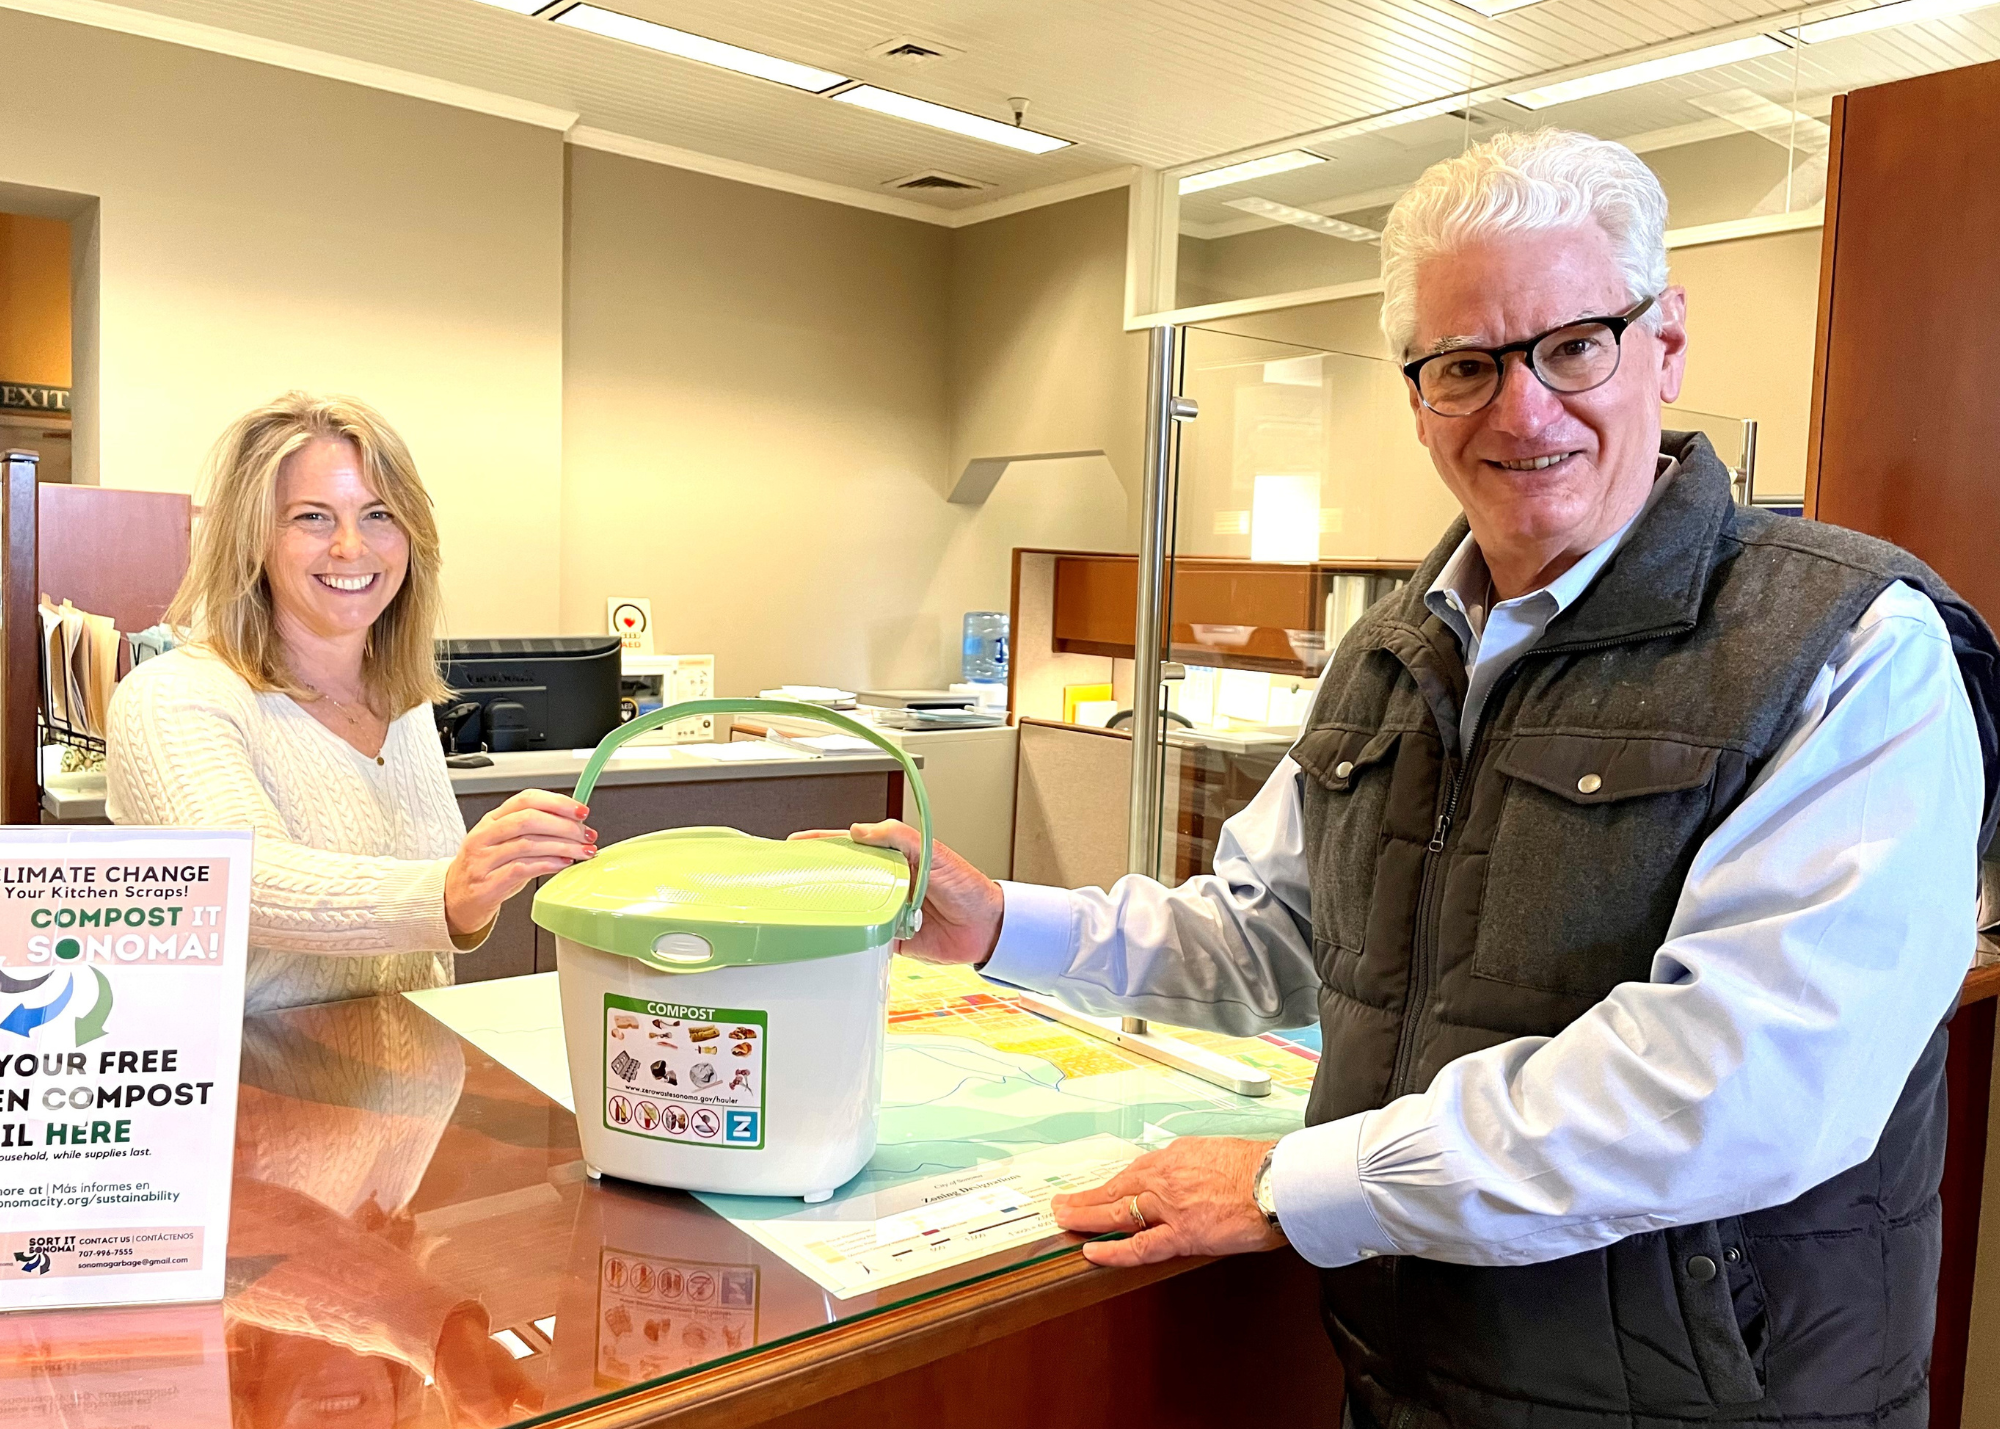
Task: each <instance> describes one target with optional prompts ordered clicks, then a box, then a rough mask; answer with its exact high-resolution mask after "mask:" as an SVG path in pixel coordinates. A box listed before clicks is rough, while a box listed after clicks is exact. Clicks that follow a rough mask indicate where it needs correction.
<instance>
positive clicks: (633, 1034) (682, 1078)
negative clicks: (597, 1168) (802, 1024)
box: [604, 993, 770, 1151]
mask: <svg viewBox="0 0 2000 1429" xmlns="http://www.w3.org/2000/svg"><path fill="white" fill-rule="evenodd" d="M769 1027H770V1019H769V1018H768V1016H767V1015H766V1014H764V1013H762V1012H756V1011H751V1010H749V1009H747V1008H741V1007H696V1006H692V1005H689V1004H685V1003H678V1002H649V1001H647V1000H646V999H644V998H638V997H621V996H619V995H618V994H617V993H606V994H605V995H604V1125H605V1126H606V1127H607V1128H608V1129H609V1130H612V1131H623V1132H627V1133H629V1134H631V1135H633V1136H646V1137H651V1138H652V1139H653V1140H655V1141H678V1142H682V1143H684V1144H686V1145H691V1146H719V1147H723V1148H725V1149H731V1150H737V1151H760V1150H762V1149H763V1146H764V1064H765V1051H766V1045H767V1043H768V1042H769V1040H770V1039H769V1036H768V1031H769Z"/></svg>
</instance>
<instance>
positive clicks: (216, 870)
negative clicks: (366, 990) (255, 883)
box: [0, 828, 251, 1310]
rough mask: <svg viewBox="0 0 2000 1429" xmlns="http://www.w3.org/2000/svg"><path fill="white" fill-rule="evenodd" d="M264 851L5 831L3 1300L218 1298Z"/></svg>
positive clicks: (195, 841)
mask: <svg viewBox="0 0 2000 1429" xmlns="http://www.w3.org/2000/svg"><path fill="white" fill-rule="evenodd" d="M250 851H251V835H250V834H249V833H248V832H243V833H215V832H210V831H195V830H180V829H99V828H92V829H72V830H62V831H57V830H41V829H30V828H10V829H0V1310H14V1309H21V1308H24V1307H29V1306H58V1305H120V1304H132V1303H137V1302H146V1301H176V1300H219V1299H221V1298H222V1290H223V1261H224V1255H225V1253H226V1251H227V1248H228V1238H229V1177H230V1166H231V1159H232V1152H233V1149H234V1145H235V1130H236V1075H237V1056H238V1050H239V1048H240V1047H241V1044H242V1038H243V972H244V963H245V959H246V956H247V952H246V948H247V940H248V933H249V923H250Z"/></svg>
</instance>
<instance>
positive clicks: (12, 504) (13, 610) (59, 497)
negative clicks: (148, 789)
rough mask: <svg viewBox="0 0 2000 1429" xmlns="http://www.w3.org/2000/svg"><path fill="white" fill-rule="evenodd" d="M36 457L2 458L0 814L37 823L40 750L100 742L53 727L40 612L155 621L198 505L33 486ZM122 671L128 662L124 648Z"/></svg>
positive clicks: (124, 630)
mask: <svg viewBox="0 0 2000 1429" xmlns="http://www.w3.org/2000/svg"><path fill="white" fill-rule="evenodd" d="M36 476H37V471H36V460H35V455H34V453H32V452H23V451H10V452H7V453H6V454H5V481H6V485H5V491H4V495H0V530H4V533H5V542H6V545H5V550H4V555H0V561H4V567H0V629H3V630H4V637H0V638H4V640H5V646H6V657H5V663H4V672H5V684H4V687H0V747H3V748H4V753H0V813H4V822H6V823H9V824H33V823H39V822H41V819H42V764H41V760H42V753H41V751H42V748H43V745H44V743H45V741H47V740H48V739H50V738H51V737H59V738H60V739H61V740H63V741H64V742H69V743H73V744H76V745H78V746H80V747H82V748H84V749H86V750H94V751H98V752H101V750H102V748H103V741H102V739H101V738H99V737H97V736H95V735H93V734H91V733H88V732H86V731H82V730H78V729H74V728H70V727H67V726H68V724H69V722H67V721H63V720H60V719H52V717H51V707H50V704H49V702H48V700H47V698H46V691H45V688H44V685H45V680H44V665H45V658H44V653H43V650H42V620H41V615H40V606H41V603H42V601H43V600H45V599H46V600H48V601H50V602H52V603H54V604H56V605H58V606H60V605H61V604H62V603H63V602H65V601H68V602H71V603H73V604H74V605H76V606H77V607H78V608H79V609H82V610H87V611H89V612H91V613H92V614H93V615H98V616H104V617H107V618H108V619H109V620H110V621H111V622H112V624H113V625H114V626H115V627H116V629H117V630H118V631H119V633H120V635H121V637H122V636H127V635H130V634H132V633H133V632H135V631H140V630H144V629H146V628H148V627H149V626H152V625H156V624H158V623H159V621H160V619H161V617H162V616H164V615H165V614H166V609H167V606H168V604H169V603H170V602H171V601H172V600H173V597H174V592H175V591H176V590H178V589H179V588H180V583H181V578H182V576H183V575H185V574H186V572H187V564H188V550H189V541H190V539H191V534H192V528H193V519H194V507H193V503H192V502H191V501H190V500H189V498H188V497H187V496H186V495H184V494H182V493H179V492H169V491H125V490H120V489H117V488H113V487H101V486H68V485H63V484H59V483H50V482H41V481H38V480H37V479H36ZM119 647H120V648H119V655H118V661H119V671H120V672H122V671H123V670H126V669H129V668H130V663H131V655H130V651H129V649H127V648H125V644H124V641H123V639H122V638H121V640H120V642H119Z"/></svg>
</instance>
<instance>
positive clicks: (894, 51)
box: [862, 35, 965, 68]
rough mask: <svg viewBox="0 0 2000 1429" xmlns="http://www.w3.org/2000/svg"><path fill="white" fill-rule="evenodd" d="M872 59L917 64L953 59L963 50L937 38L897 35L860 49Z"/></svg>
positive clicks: (912, 65) (901, 63) (962, 52)
mask: <svg viewBox="0 0 2000 1429" xmlns="http://www.w3.org/2000/svg"><path fill="white" fill-rule="evenodd" d="M862 53H863V54H865V55H867V56H868V58H870V59H872V60H889V61H892V62H893V63H895V64H899V65H908V66H910V67H912V68H914V67H915V66H917V65H928V64H936V63H937V62H938V61H939V60H955V59H957V58H958V57H959V56H960V55H962V54H964V53H965V51H964V50H961V49H959V48H958V47H957V46H956V45H947V44H944V43H942V42H940V41H938V40H924V39H919V38H917V37H916V36H915V35H898V36H896V38H895V39H893V40H884V41H882V43H881V44H879V45H871V46H870V47H869V48H868V49H866V50H863V51H862Z"/></svg>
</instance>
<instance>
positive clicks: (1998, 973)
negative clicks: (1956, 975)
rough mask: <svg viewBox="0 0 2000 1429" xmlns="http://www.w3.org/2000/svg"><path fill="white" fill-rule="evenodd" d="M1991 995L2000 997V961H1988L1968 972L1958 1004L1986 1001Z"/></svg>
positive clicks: (1961, 1005)
mask: <svg viewBox="0 0 2000 1429" xmlns="http://www.w3.org/2000/svg"><path fill="white" fill-rule="evenodd" d="M1989 997H2000V963H1988V964H1986V965H1985V966H1984V967H1977V968H1974V969H1973V970H1972V971H1971V972H1969V973H1967V974H1966V975H1965V985H1964V986H1963V987H1961V988H1960V989H1959V992H1958V1005H1959V1006H1960V1007H1964V1006H1965V1005H1966V1004H1967V1003H1969V1002H1984V1001H1985V1000H1986V999H1987V998H1989Z"/></svg>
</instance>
